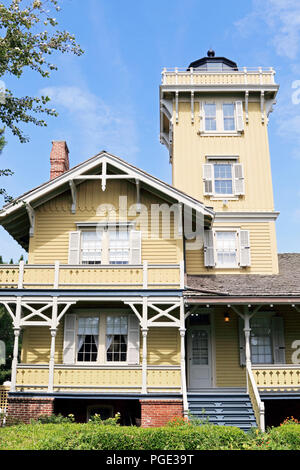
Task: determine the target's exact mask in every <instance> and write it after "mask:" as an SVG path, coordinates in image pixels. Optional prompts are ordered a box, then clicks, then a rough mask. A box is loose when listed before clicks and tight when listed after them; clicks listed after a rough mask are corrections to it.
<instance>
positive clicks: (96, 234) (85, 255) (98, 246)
mask: <svg viewBox="0 0 300 470" xmlns="http://www.w3.org/2000/svg"><path fill="white" fill-rule="evenodd" d="M102 235H103V233H102V232H100V231H97V230H93V231H89V232H88V231H83V232H82V234H81V262H82V264H101V258H102Z"/></svg>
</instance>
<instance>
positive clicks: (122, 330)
mask: <svg viewBox="0 0 300 470" xmlns="http://www.w3.org/2000/svg"><path fill="white" fill-rule="evenodd" d="M92 310H93V309H92ZM87 312H88V311H87ZM139 360H140V324H139V319H138V318H137V316H136V315H135V314H134V313H131V312H129V311H126V310H124V309H107V310H105V311H103V312H99V313H97V312H96V311H95V312H94V313H93V311H90V312H89V313H85V312H84V311H80V310H78V311H76V313H70V314H66V315H65V322H64V349H63V361H64V364H76V363H78V364H81V363H95V364H107V365H110V364H113V363H122V364H139Z"/></svg>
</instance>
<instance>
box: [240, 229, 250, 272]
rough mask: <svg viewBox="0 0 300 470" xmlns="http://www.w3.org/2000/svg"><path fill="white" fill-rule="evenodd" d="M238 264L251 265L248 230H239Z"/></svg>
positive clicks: (242, 265)
mask: <svg viewBox="0 0 300 470" xmlns="http://www.w3.org/2000/svg"><path fill="white" fill-rule="evenodd" d="M240 266H241V267H246V266H251V256H250V232H249V230H240Z"/></svg>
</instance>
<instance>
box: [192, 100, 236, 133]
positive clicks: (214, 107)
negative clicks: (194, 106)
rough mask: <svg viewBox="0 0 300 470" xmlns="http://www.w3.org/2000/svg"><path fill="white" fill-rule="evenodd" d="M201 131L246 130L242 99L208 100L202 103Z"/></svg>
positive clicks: (231, 131)
mask: <svg viewBox="0 0 300 470" xmlns="http://www.w3.org/2000/svg"><path fill="white" fill-rule="evenodd" d="M200 109H201V113H200V114H201V116H200V118H201V121H200V133H201V132H203V133H204V134H205V133H208V134H214V133H215V134H223V133H224V134H238V133H240V132H243V130H244V116H243V103H242V101H223V100H221V99H220V100H216V101H208V102H201V103H200Z"/></svg>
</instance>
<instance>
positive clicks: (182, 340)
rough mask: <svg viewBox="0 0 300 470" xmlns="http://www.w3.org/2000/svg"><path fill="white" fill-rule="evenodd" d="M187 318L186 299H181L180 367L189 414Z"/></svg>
mask: <svg viewBox="0 0 300 470" xmlns="http://www.w3.org/2000/svg"><path fill="white" fill-rule="evenodd" d="M185 332H186V329H185V318H184V300H183V298H182V299H181V301H180V328H179V333H180V369H181V390H182V399H183V413H184V416H187V414H188V411H189V406H188V401H187V386H186V366H185Z"/></svg>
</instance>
